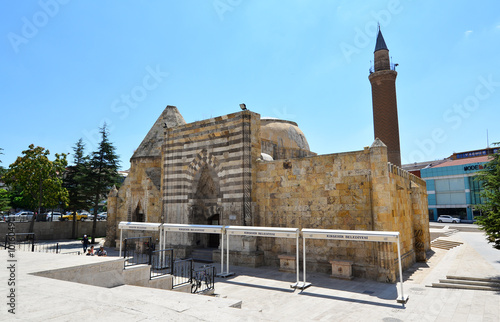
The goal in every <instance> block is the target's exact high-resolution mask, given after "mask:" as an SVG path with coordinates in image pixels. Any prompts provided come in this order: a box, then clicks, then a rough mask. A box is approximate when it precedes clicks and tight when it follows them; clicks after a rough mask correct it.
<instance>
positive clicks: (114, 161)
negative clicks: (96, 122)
mask: <svg viewBox="0 0 500 322" xmlns="http://www.w3.org/2000/svg"><path fill="white" fill-rule="evenodd" d="M99 132H100V133H101V142H100V143H99V147H98V149H97V151H94V152H92V153H91V155H90V156H89V160H88V162H87V166H86V167H85V169H84V173H83V175H84V176H85V178H86V179H85V182H86V183H87V189H86V190H87V193H86V194H87V195H89V196H91V197H92V204H93V206H94V211H93V213H94V222H93V225H92V234H91V237H92V244H94V243H95V233H96V227H97V212H98V207H99V201H101V200H102V199H105V198H106V196H107V194H108V192H109V190H111V188H112V187H113V185H116V184H118V182H119V174H118V167H119V160H118V156H117V155H116V152H115V147H114V146H113V145H112V144H111V142H109V139H108V136H109V133H108V130H107V128H106V124H104V126H103V127H102V128H101V129H100V131H99Z"/></svg>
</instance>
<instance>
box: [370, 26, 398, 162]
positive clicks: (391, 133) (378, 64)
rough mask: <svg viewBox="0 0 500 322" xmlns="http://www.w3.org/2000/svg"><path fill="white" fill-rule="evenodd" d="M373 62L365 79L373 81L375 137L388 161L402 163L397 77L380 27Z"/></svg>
mask: <svg viewBox="0 0 500 322" xmlns="http://www.w3.org/2000/svg"><path fill="white" fill-rule="evenodd" d="M373 55H374V64H373V69H372V70H370V76H369V77H368V79H369V80H370V83H371V85H372V103H373V129H374V134H375V135H374V136H375V139H377V138H378V139H380V140H381V141H382V142H384V144H385V145H387V155H388V161H389V162H391V163H392V164H395V165H397V166H401V151H400V147H399V125H398V106H397V101H396V77H397V75H398V73H397V72H396V71H395V70H394V68H393V66H392V65H391V60H390V57H389V49H388V48H387V45H386V43H385V40H384V36H382V31H380V25H379V29H378V34H377V43H376V44H375V51H374V53H373Z"/></svg>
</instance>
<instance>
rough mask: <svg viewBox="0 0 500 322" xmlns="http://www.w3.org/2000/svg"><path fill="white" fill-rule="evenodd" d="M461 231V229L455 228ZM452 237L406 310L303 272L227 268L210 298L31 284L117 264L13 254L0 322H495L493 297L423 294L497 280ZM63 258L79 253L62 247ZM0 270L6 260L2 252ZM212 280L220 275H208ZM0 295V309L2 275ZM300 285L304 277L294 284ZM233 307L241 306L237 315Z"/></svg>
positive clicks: (473, 234) (469, 234)
mask: <svg viewBox="0 0 500 322" xmlns="http://www.w3.org/2000/svg"><path fill="white" fill-rule="evenodd" d="M459 227H460V226H459ZM462 227H464V229H463V231H456V230H454V227H451V225H450V226H445V225H433V226H431V233H432V236H433V238H437V237H439V238H440V239H445V240H450V241H456V242H460V243H463V244H461V245H460V246H457V247H454V248H452V249H450V250H445V249H439V248H433V249H432V256H431V257H430V258H429V260H428V262H427V263H417V264H416V265H415V266H414V267H412V269H410V270H408V271H406V272H405V273H404V274H403V275H404V279H405V281H404V292H405V294H407V295H409V301H408V303H407V304H406V305H404V306H403V305H402V304H399V303H397V302H396V299H397V298H398V294H399V293H398V292H400V290H399V284H387V283H378V282H374V281H370V280H365V279H359V278H355V279H353V280H350V281H346V280H339V279H333V278H330V277H329V276H328V275H327V274H319V273H313V272H310V273H308V275H307V281H308V282H311V283H312V286H311V287H309V288H307V289H306V290H304V291H300V290H294V289H292V288H290V284H292V283H294V282H295V279H296V275H295V274H294V273H283V272H279V271H278V269H277V268H274V267H263V268H246V267H237V266H231V267H230V271H232V272H234V273H235V275H234V276H231V277H229V278H226V279H221V278H217V279H216V284H215V296H203V295H192V294H188V293H180V292H173V291H165V290H159V289H152V288H145V287H138V286H131V285H123V286H118V287H113V288H104V287H99V286H92V285H86V284H79V283H74V282H68V281H63V280H56V279H51V278H46V277H40V276H36V275H33V274H34V273H37V272H43V271H49V270H55V269H61V268H65V267H71V266H81V265H88V264H89V263H97V262H102V261H116V259H117V258H116V257H114V256H113V255H116V252H115V251H114V250H112V249H110V250H109V254H110V256H108V257H105V258H102V257H87V256H78V255H60V254H45V253H30V252H17V253H16V256H17V262H16V265H17V266H16V269H17V270H16V293H15V297H16V314H15V315H13V314H9V313H8V311H7V310H8V307H7V305H6V302H5V300H4V301H3V303H2V304H1V312H0V320H1V321H10V320H20V321H76V320H82V321H116V320H123V321H143V320H148V321H149V320H153V321H155V320H158V321H181V320H182V321H240V320H241V321H310V320H312V321H454V322H459V321H500V294H499V292H495V291H480V290H462V289H446V288H433V287H430V286H431V285H432V284H433V283H437V282H439V280H440V279H443V278H445V277H446V276H447V275H458V276H467V277H490V278H499V277H500V252H499V251H497V250H495V249H493V248H492V247H491V246H490V245H488V244H487V243H486V242H485V240H484V235H483V234H482V233H481V232H478V231H477V230H476V229H475V228H473V229H466V227H467V226H462ZM66 245H67V246H65V247H66V248H67V249H68V251H70V250H71V248H75V249H76V248H78V247H79V245H78V243H77V242H67V243H66ZM0 260H1V261H2V263H3V266H4V267H7V266H6V264H7V260H8V258H7V252H6V251H4V250H1V251H0ZM216 267H217V270H220V265H219V264H217V265H216ZM0 276H1V278H2V279H3V281H2V282H1V284H0V285H2V286H1V287H0V293H1V294H2V298H4V299H6V296H8V293H9V290H8V286H7V281H8V270H6V269H2V273H1V275H0ZM301 278H302V274H301ZM234 306H241V308H235V307H234Z"/></svg>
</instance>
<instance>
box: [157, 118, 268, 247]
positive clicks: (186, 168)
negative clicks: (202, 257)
mask: <svg viewBox="0 0 500 322" xmlns="http://www.w3.org/2000/svg"><path fill="white" fill-rule="evenodd" d="M259 131H260V115H259V114H256V113H252V112H250V111H243V112H239V113H234V114H229V115H224V116H221V117H216V118H212V119H208V120H203V121H199V122H194V123H189V124H186V125H182V126H178V127H175V128H169V129H167V131H166V138H165V144H164V147H163V151H164V152H163V164H162V166H163V173H164V175H163V187H164V190H163V198H164V215H165V222H167V223H182V224H205V225H206V224H221V225H254V224H255V218H254V216H253V215H252V212H253V208H254V204H255V193H254V192H253V189H252V183H253V182H255V176H256V171H254V168H255V166H256V164H255V163H256V162H257V159H258V158H259V157H260V136H259V133H260V132H259ZM191 235H192V236H191ZM207 238H209V237H207V236H202V235H201V234H190V235H187V234H176V233H170V234H169V236H168V237H167V239H168V244H169V245H190V246H193V247H198V246H205V247H207V246H210V245H209V243H210V241H209V240H207Z"/></svg>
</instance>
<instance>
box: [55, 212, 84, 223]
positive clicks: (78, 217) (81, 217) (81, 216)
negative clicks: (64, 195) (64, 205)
mask: <svg viewBox="0 0 500 322" xmlns="http://www.w3.org/2000/svg"><path fill="white" fill-rule="evenodd" d="M74 214H75V213H72V212H68V213H67V214H65V215H62V216H61V218H60V220H61V221H67V220H73V216H74ZM87 219H88V212H87V213H85V212H82V213H79V212H76V220H78V221H85V220H87Z"/></svg>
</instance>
